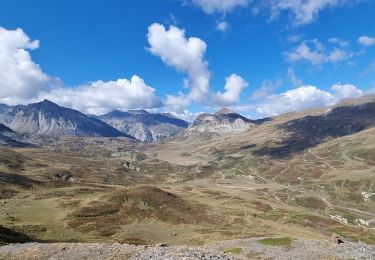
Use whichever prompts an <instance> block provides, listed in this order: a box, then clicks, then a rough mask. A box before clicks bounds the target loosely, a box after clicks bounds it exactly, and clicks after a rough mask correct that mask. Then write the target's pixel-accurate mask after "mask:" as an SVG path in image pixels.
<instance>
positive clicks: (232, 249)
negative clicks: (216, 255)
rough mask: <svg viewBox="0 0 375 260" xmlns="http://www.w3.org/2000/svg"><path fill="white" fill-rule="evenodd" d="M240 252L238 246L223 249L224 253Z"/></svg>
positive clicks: (240, 249)
mask: <svg viewBox="0 0 375 260" xmlns="http://www.w3.org/2000/svg"><path fill="white" fill-rule="evenodd" d="M241 252H242V248H240V247H234V248H229V249H226V250H224V253H226V254H235V255H236V254H240V253H241Z"/></svg>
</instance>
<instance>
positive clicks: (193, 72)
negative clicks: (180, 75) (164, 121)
mask: <svg viewBox="0 0 375 260" xmlns="http://www.w3.org/2000/svg"><path fill="white" fill-rule="evenodd" d="M147 38H148V42H149V44H150V48H149V50H150V52H151V53H152V54H154V55H155V56H158V57H160V58H161V59H162V61H163V62H164V63H165V64H167V65H169V66H171V67H174V68H175V69H176V70H178V71H180V72H184V73H186V74H187V75H188V79H189V84H188V85H189V86H190V93H189V98H191V99H192V100H194V101H198V102H203V101H204V100H205V99H206V98H207V96H208V93H209V91H210V78H211V75H210V72H209V71H208V68H207V66H208V63H207V61H206V60H205V57H204V55H205V52H206V48H207V45H206V43H205V42H204V41H202V40H201V39H199V38H196V37H191V38H186V37H185V31H184V30H182V29H179V28H177V27H175V26H170V27H169V29H168V30H166V28H165V27H164V26H163V25H161V24H157V23H154V24H152V25H150V27H149V28H148V34H147Z"/></svg>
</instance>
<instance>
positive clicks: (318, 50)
mask: <svg viewBox="0 0 375 260" xmlns="http://www.w3.org/2000/svg"><path fill="white" fill-rule="evenodd" d="M285 54H286V57H287V60H288V61H289V62H291V63H293V62H298V61H307V62H309V63H311V64H312V65H321V64H323V63H336V62H339V61H343V60H347V59H348V58H349V57H350V56H351V54H350V53H349V52H348V51H346V50H344V49H341V48H338V47H333V48H331V49H330V50H327V48H326V46H324V45H323V44H322V43H321V42H320V41H318V40H317V39H313V40H310V41H303V42H301V43H300V45H298V46H297V47H296V48H295V49H294V50H292V51H290V52H287V53H285Z"/></svg>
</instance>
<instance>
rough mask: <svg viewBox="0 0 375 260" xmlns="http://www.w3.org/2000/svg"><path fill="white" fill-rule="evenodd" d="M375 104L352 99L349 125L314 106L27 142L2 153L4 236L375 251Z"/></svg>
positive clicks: (0, 223)
mask: <svg viewBox="0 0 375 260" xmlns="http://www.w3.org/2000/svg"><path fill="white" fill-rule="evenodd" d="M358 102H359V103H360V104H359V105H358ZM358 107H360V109H361V110H359V111H358ZM373 107H374V103H371V102H368V101H367V100H366V101H365V102H364V103H361V102H360V101H359V100H356V101H355V103H354V104H349V105H348V104H345V112H344V115H345V118H344V119H345V120H344V119H341V120H340V119H339V118H340V111H343V108H342V106H338V107H337V108H331V110H330V111H334V112H333V113H335V120H340V124H341V125H339V126H338V125H337V124H336V123H335V122H334V121H332V119H330V115H329V113H332V112H328V113H327V110H326V109H325V110H310V111H305V112H303V113H292V114H286V115H282V116H279V117H274V118H270V119H268V120H265V121H263V122H261V123H259V124H258V123H257V124H254V123H253V122H251V126H249V128H248V129H247V130H246V131H240V132H229V133H228V132H225V133H223V134H218V132H217V129H219V128H218V127H216V126H215V127H214V128H212V126H211V125H210V126H207V127H206V125H205V123H203V124H202V125H200V126H201V129H202V128H203V127H206V130H204V131H203V132H202V131H199V132H192V131H190V130H186V131H182V132H180V133H179V134H177V135H176V136H174V137H169V138H166V139H163V140H162V141H160V142H140V141H138V140H136V139H134V138H128V137H125V136H124V137H98V136H97V137H95V136H93V137H79V136H60V137H58V138H55V139H53V140H52V139H51V138H49V137H48V136H37V135H33V137H32V138H30V136H29V135H26V136H23V137H22V138H24V139H22V140H21V139H19V141H20V142H21V141H23V142H24V143H25V144H29V145H26V146H17V145H12V143H9V144H8V145H6V146H3V147H1V148H0V208H1V214H0V226H1V228H2V229H4V230H5V231H6V232H2V234H1V235H0V241H1V243H3V244H6V243H14V242H31V241H37V242H42V243H56V242H59V243H62V242H63V243H72V242H74V243H77V242H85V243H99V242H100V243H103V242H105V243H128V244H133V245H154V244H162V243H166V244H168V245H173V246H182V245H191V246H203V245H207V244H209V243H217V242H218V241H223V240H230V241H232V240H237V239H247V238H259V239H261V238H264V237H271V238H278V237H287V238H290V239H292V240H295V241H297V240H299V239H302V240H303V239H307V240H311V239H316V240H328V238H329V237H330V236H331V234H332V233H337V234H339V235H341V236H342V237H344V238H345V239H346V240H348V241H352V242H358V241H361V242H362V243H365V244H368V245H375V232H374V228H375V178H374V174H375V157H374V151H375V128H374V127H372V126H373V122H375V120H374V113H373V112H372V108H373ZM348 110H350V111H353V114H352V115H350V113H348ZM231 113H232V112H231ZM347 115H350V117H348V116H347ZM358 115H360V116H361V117H362V118H359V117H358ZM353 118H357V120H358V121H356V120H352V119H353ZM241 120H242V119H241ZM373 120H374V121H373ZM310 121H312V122H313V126H312V127H313V128H314V130H313V131H309V130H308V129H309V128H310V127H311V126H310ZM320 122H322V124H320ZM331 123H332V126H331V125H330V124H331ZM209 124H213V125H215V123H212V122H211V121H210V122H209ZM218 124H222V123H221V122H219V123H218ZM224 124H230V121H225V122H224ZM348 125H350V129H351V131H347V130H345V131H343V132H342V133H341V132H340V131H338V130H334V131H333V130H332V127H333V128H334V129H336V128H338V127H339V128H340V129H349V126H348ZM193 127H194V126H193ZM211 129H214V130H213V132H210V130H211ZM226 129H228V128H226ZM7 131H9V130H7ZM20 138H21V137H20ZM224 251H225V250H223V252H222V253H224Z"/></svg>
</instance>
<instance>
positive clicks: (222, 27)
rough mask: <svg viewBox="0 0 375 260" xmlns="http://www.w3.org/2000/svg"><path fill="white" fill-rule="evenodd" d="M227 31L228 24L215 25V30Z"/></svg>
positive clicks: (218, 23)
mask: <svg viewBox="0 0 375 260" xmlns="http://www.w3.org/2000/svg"><path fill="white" fill-rule="evenodd" d="M228 29H229V24H228V23H227V22H226V21H221V22H217V23H216V30H218V31H222V32H225V31H227V30H228Z"/></svg>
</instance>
